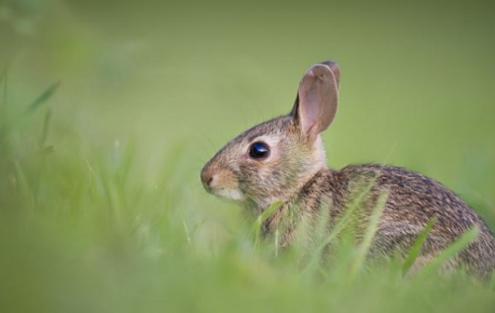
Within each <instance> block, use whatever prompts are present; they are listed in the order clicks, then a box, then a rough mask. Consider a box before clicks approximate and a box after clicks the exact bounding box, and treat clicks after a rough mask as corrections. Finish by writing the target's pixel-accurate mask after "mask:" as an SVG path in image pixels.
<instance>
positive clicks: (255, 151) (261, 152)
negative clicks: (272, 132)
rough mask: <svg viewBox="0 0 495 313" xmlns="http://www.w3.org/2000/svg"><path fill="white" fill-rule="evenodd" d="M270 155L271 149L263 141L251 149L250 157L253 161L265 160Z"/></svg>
mask: <svg viewBox="0 0 495 313" xmlns="http://www.w3.org/2000/svg"><path fill="white" fill-rule="evenodd" d="M269 155H270V147H269V146H268V145H267V144H266V143H264V142H262V141H257V142H255V143H253V144H252V145H251V146H250V147H249V156H250V157H251V158H253V159H265V158H267V157H268V156H269Z"/></svg>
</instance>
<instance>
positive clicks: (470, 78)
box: [0, 0, 495, 312]
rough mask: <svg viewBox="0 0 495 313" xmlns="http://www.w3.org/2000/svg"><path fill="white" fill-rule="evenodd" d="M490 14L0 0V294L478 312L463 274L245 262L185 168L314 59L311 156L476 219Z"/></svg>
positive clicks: (364, 4)
mask: <svg viewBox="0 0 495 313" xmlns="http://www.w3.org/2000/svg"><path fill="white" fill-rule="evenodd" d="M494 14H495V5H494V4H493V2H492V1H413V2H411V1H408V2H406V1H372V2H370V1H361V2H351V1H309V2H304V1H297V2H296V1H243V2H234V1H203V2H200V1H198V2H194V1H122V0H121V1H113V0H110V1H93V0H86V1H76V0H70V1H61V0H10V1H9V0H2V1H1V2H0V71H1V72H0V73H1V74H0V81H1V86H2V88H1V93H0V94H1V96H2V97H1V99H2V100H1V102H0V103H1V105H0V121H1V122H2V124H0V125H1V126H2V127H0V129H1V131H0V144H1V145H0V161H1V163H0V171H1V173H0V175H1V176H2V177H1V178H0V179H1V184H0V188H1V189H0V205H1V207H0V210H2V214H1V216H2V217H1V219H2V221H1V223H2V230H1V231H2V232H3V234H2V235H1V237H2V239H1V240H0V241H1V253H2V255H1V259H2V260H1V261H0V262H1V263H0V268H1V269H0V272H2V275H1V276H0V285H2V287H0V290H1V295H0V299H1V302H0V305H1V304H3V305H5V308H9V310H7V309H6V310H5V312H7V311H10V312H14V311H18V312H20V311H22V310H20V309H15V308H24V309H26V310H29V309H31V310H36V311H38V312H40V311H44V310H46V311H50V312H55V311H61V312H67V311H71V312H78V311H81V312H88V311H95V310H96V311H101V312H103V311H107V312H109V311H120V312H127V311H129V312H132V311H141V312H142V311H144V312H147V311H154V310H156V311H167V310H169V311H208V310H216V311H218V310H226V311H231V310H232V308H233V307H235V308H236V310H241V311H242V310H246V311H250V308H251V307H250V306H251V305H252V306H253V307H252V308H253V309H256V310H261V311H263V310H265V311H272V310H277V309H280V310H282V309H283V310H285V311H300V310H330V309H331V308H333V309H339V310H340V311H356V310H359V309H364V308H366V309H367V310H370V312H371V311H375V310H376V311H381V312H383V311H387V308H388V309H389V310H390V311H394V310H397V309H401V310H403V311H408V310H411V311H413V310H420V311H421V309H426V308H434V307H436V304H435V303H438V305H439V307H438V310H440V311H442V310H445V311H449V312H454V311H456V310H459V311H461V310H463V309H465V308H467V307H468V306H469V305H471V306H472V307H473V308H474V309H476V308H478V309H479V311H487V312H489V311H491V309H493V308H495V306H493V305H494V304H495V301H494V300H493V299H495V295H494V293H493V290H487V289H485V288H484V287H482V286H478V285H476V286H477V288H479V289H473V288H471V287H470V288H471V289H469V290H471V291H469V292H468V291H467V288H466V289H463V285H464V280H463V281H462V282H463V283H457V285H456V284H455V283H452V284H451V283H445V282H443V281H442V282H441V283H439V282H438V281H435V283H431V285H430V289H428V288H425V287H424V286H422V285H421V283H420V282H416V283H414V284H413V283H411V285H406V287H404V286H402V285H401V286H402V287H403V288H402V289H400V288H399V289H396V287H397V285H396V280H395V278H393V279H388V278H383V275H381V274H380V275H378V274H377V276H376V277H375V276H372V278H366V279H365V280H364V282H363V283H362V285H359V286H356V285H353V287H348V286H347V285H346V284H344V285H345V286H344V287H342V286H341V284H340V283H338V282H341V283H342V281H340V280H339V279H338V278H335V281H334V284H333V285H332V284H330V285H331V286H330V287H328V286H327V285H325V284H324V287H322V286H320V285H319V284H317V283H316V284H315V283H314V282H312V283H309V285H304V284H305V283H303V282H301V281H299V278H297V277H296V276H297V275H296V273H295V272H297V271H293V272H290V271H291V270H290V269H293V268H292V267H290V266H284V267H282V268H283V269H282V270H281V269H279V268H277V266H274V265H273V264H272V263H270V262H268V261H266V260H264V259H263V260H261V261H260V260H258V259H256V260H255V261H253V258H256V257H255V256H253V254H255V252H253V251H252V250H249V249H247V250H246V249H245V248H242V247H245V245H249V244H247V243H246V242H245V241H244V239H243V240H241V239H239V238H244V237H243V236H244V234H245V232H243V231H244V230H245V226H243V225H244V224H245V221H244V220H243V217H242V212H240V210H239V209H238V208H237V207H236V206H235V205H232V204H230V203H224V202H222V201H220V200H218V199H215V198H213V197H211V196H209V195H207V194H206V193H205V192H204V191H203V190H202V187H201V184H200V182H199V171H200V169H201V167H202V166H203V164H204V163H205V162H206V161H207V160H208V159H209V158H210V157H211V156H212V155H213V153H215V152H216V151H217V150H218V149H219V148H220V147H221V146H222V145H223V144H225V143H226V142H227V141H228V140H229V139H231V138H232V137H233V136H235V135H237V134H238V133H240V132H241V131H243V130H244V129H246V128H248V127H251V126H253V125H254V124H256V123H258V122H261V121H264V120H266V119H268V118H270V117H273V116H276V115H280V114H284V113H286V112H288V111H289V110H290V109H291V105H292V103H293V100H294V99H293V98H294V96H295V94H296V88H297V85H298V82H299V79H300V78H301V77H302V75H303V73H304V71H305V70H306V69H307V68H308V67H309V66H311V65H312V64H314V63H316V62H319V61H323V60H327V59H331V60H335V61H337V62H338V63H339V64H340V66H341V69H342V80H341V106H340V109H339V112H338V115H337V118H336V121H335V123H334V124H333V125H332V127H331V128H330V130H329V131H327V133H326V134H325V135H324V138H325V142H326V147H327V151H328V157H329V165H330V166H331V167H332V168H341V167H343V166H345V165H347V164H351V163H366V162H380V163H389V164H394V165H399V166H404V167H407V168H410V169H413V170H416V171H420V172H422V173H424V174H426V175H428V176H431V177H434V178H436V179H437V180H439V181H441V182H442V183H444V184H446V185H447V186H449V187H450V188H452V189H453V190H455V191H456V192H457V193H459V194H460V195H461V196H462V197H463V198H464V199H466V200H467V201H468V203H469V204H470V205H472V206H473V207H474V208H475V209H476V210H477V211H478V212H479V213H480V214H481V215H482V216H483V217H484V218H485V219H486V221H487V222H488V224H490V225H491V227H492V228H493V227H494V226H495V179H494V177H495V140H494V135H495V105H494V103H495V88H494V86H495V75H494V73H495V62H494V61H493V56H494V55H495V19H494V18H493V17H494ZM57 82H58V83H59V85H58V88H56V91H55V92H54V93H53V95H51V96H50V97H46V98H47V99H43V96H42V99H41V100H40V98H38V97H39V96H40V95H41V94H43V92H44V91H46V90H47V88H49V86H53V84H54V83H57ZM35 99H38V100H40V101H35ZM33 101H34V102H33ZM30 104H32V106H31V109H26V108H28V107H29V106H30ZM26 110H27V111H26ZM26 112H27V113H26ZM233 242H235V244H234V243H233ZM232 246H234V247H236V248H232ZM232 250H234V252H232ZM239 251H241V252H239ZM246 251H248V252H246ZM244 258H247V259H249V260H250V261H246V260H244ZM274 267H275V269H274ZM287 272H290V273H287ZM281 276H282V277H285V278H280V277H281ZM287 277H288V278H287ZM377 277H381V279H382V280H380V279H377ZM279 280H281V281H279ZM377 281H378V282H377ZM335 282H337V283H335ZM391 282H393V283H391ZM401 284H402V283H401ZM417 284H419V285H421V287H418V285H417ZM435 284H440V286H439V285H435ZM328 288H330V289H328ZM332 288H333V289H332ZM492 289H493V288H492ZM311 290H312V291H311ZM397 290H399V291H397ZM330 291H331V292H333V293H334V295H335V296H334V297H330V296H328V294H329V293H330ZM390 292H396V294H395V295H396V297H395V299H393V300H391V299H387V298H388V297H387V294H388V293H390ZM435 292H437V293H435ZM456 292H457V293H458V294H459V297H457V298H456V299H455V301H457V302H456V303H455V305H454V304H453V303H451V302H450V301H451V299H450V296H447V294H454V295H455V294H456ZM360 294H366V296H364V295H363V296H362V297H361V296H359V295H360ZM461 295H462V296H461ZM355 297H357V298H358V299H359V301H354V300H355V299H354V298H355ZM434 299H437V300H438V301H439V302H435V300H434ZM439 299H443V300H439ZM441 301H443V302H441ZM425 303H426V304H425ZM473 303H474V304H473ZM2 311H4V310H2ZM491 312H493V311H491Z"/></svg>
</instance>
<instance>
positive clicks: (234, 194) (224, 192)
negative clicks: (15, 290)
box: [208, 188, 246, 201]
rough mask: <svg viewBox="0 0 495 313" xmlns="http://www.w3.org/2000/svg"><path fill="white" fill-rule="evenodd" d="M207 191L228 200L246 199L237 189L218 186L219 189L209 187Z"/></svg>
mask: <svg viewBox="0 0 495 313" xmlns="http://www.w3.org/2000/svg"><path fill="white" fill-rule="evenodd" d="M208 192H210V193H211V194H213V195H215V196H217V197H220V198H223V199H228V200H234V201H243V200H245V199H246V197H245V196H244V194H243V193H242V192H241V191H240V190H238V189H227V188H219V189H215V188H213V189H210V190H209V191H208Z"/></svg>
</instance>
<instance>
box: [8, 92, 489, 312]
mask: <svg viewBox="0 0 495 313" xmlns="http://www.w3.org/2000/svg"><path fill="white" fill-rule="evenodd" d="M54 86H55V85H54ZM53 88H55V87H53V86H52V87H50V88H49V89H48V90H47V91H46V92H45V93H44V94H43V95H42V96H40V97H39V98H38V100H36V101H35V102H33V104H31V106H29V107H28V109H27V110H28V111H26V112H30V114H23V113H20V114H17V115H16V114H15V113H9V114H6V112H7V107H8V103H5V102H3V103H2V105H1V106H0V110H3V111H2V113H3V114H1V115H0V146H1V150H0V172H1V173H2V175H1V176H0V252H1V254H2V257H1V258H0V311H2V312H29V311H33V312H232V311H236V312H253V311H256V312H274V311H284V312H306V311H315V312H323V311H329V312H333V311H335V312H363V311H364V312H398V311H400V312H431V311H434V312H466V311H469V312H493V310H494V309H495V281H494V280H492V281H489V282H487V283H481V282H479V281H476V280H473V279H472V278H470V277H468V276H466V275H465V274H463V273H456V274H454V275H452V276H449V277H442V276H438V275H437V274H436V271H434V270H427V271H425V272H424V273H422V275H417V276H408V275H404V272H405V271H406V272H407V269H408V268H409V267H410V265H411V264H412V262H413V261H414V259H415V257H416V256H417V254H418V251H419V250H420V246H421V244H422V241H424V239H422V237H420V238H419V239H418V243H417V245H416V246H415V248H414V249H413V250H412V251H411V255H410V256H409V258H408V259H407V260H406V263H403V262H399V261H398V260H391V261H390V263H387V264H385V265H383V264H382V265H375V266H371V267H370V266H366V265H365V264H364V263H363V257H364V255H365V254H366V251H367V249H368V248H369V244H370V240H371V238H372V236H373V234H374V231H375V228H376V224H374V223H370V226H369V229H368V231H367V232H366V236H365V240H364V241H363V244H362V245H360V246H357V247H355V246H353V245H352V244H350V243H348V242H345V241H344V242H342V243H340V244H339V249H338V251H337V253H336V254H335V255H333V257H332V258H331V260H330V261H329V262H324V263H322V262H319V261H318V260H319V259H320V258H319V256H320V254H321V253H323V252H322V250H323V248H324V245H322V246H321V247H319V248H318V249H316V250H315V251H314V252H313V255H311V256H310V258H309V259H310V260H311V262H309V263H306V264H307V267H301V263H300V262H299V261H300V258H301V254H300V253H298V252H297V249H294V250H293V251H290V252H289V253H280V251H278V250H277V249H276V248H275V247H276V245H275V240H276V238H274V239H273V241H272V240H270V241H268V242H262V241H261V240H260V239H259V231H258V230H257V228H256V226H259V225H260V221H261V219H262V218H264V217H260V220H258V221H256V222H255V224H254V225H255V226H254V227H255V234H258V235H257V236H255V237H256V238H258V239H257V240H253V236H252V235H253V233H252V228H249V223H247V222H246V221H245V220H244V219H243V218H241V217H239V214H236V213H238V210H237V209H236V208H233V207H229V208H228V212H227V210H222V209H221V208H218V209H217V208H216V207H207V206H203V205H202V203H201V202H200V201H197V200H196V199H198V197H197V195H196V192H201V191H200V190H199V189H198V190H195V189H194V188H192V187H190V186H191V183H190V182H188V181H187V180H185V179H184V178H182V176H181V173H180V167H179V166H176V165H177V164H179V162H180V160H181V159H183V158H185V157H184V155H183V154H181V153H180V152H179V151H173V152H171V153H170V154H169V155H168V156H167V159H166V160H165V162H164V164H165V166H164V168H162V169H161V174H160V175H159V177H160V179H159V180H158V181H157V182H156V183H154V184H149V183H147V182H146V181H145V180H144V178H143V175H141V173H140V172H139V170H138V167H137V166H136V164H135V163H136V162H135V159H134V158H135V153H134V151H133V149H132V145H125V144H121V143H117V144H115V145H114V146H113V147H111V148H110V149H108V150H102V151H101V150H100V151H99V150H96V149H93V148H92V147H89V148H85V147H84V145H83V144H82V143H81V142H79V141H78V140H77V139H75V138H74V142H73V144H72V146H71V147H70V149H63V150H58V147H52V146H50V145H49V144H47V142H49V140H47V138H48V137H49V133H50V128H51V127H52V125H51V119H50V116H51V113H50V110H49V108H48V107H47V102H46V101H47V100H49V99H48V98H49V96H50V93H53V90H54V89H53ZM51 90H52V91H51ZM20 112H22V110H20ZM215 212H216V213H215ZM218 212H223V213H218ZM233 212H234V213H233ZM379 215H380V208H377V209H376V210H375V214H374V215H373V218H372V221H373V220H374V221H376V220H377V219H378V218H379ZM432 223H433V222H432ZM344 228H345V225H340V226H339V225H338V226H337V227H335V228H334V230H333V231H332V232H331V233H330V234H325V233H322V238H321V240H320V242H322V243H329V242H331V241H334V240H336V238H337V235H338V233H339V232H340V231H341V230H342V229H344ZM427 233H428V228H427V229H426V230H425V236H426V235H427ZM471 235H472V234H471V233H468V234H467V235H466V238H464V237H463V238H462V239H460V241H459V242H458V243H456V244H455V245H453V247H452V249H449V250H447V251H446V253H445V255H443V256H442V258H444V259H440V260H439V261H438V262H442V261H445V259H446V258H448V257H451V256H452V255H454V254H455V253H456V252H458V250H459V249H460V248H462V247H463V246H464V245H465V244H466V242H469V240H470V239H472V238H471V237H469V236H471ZM325 240H327V241H325ZM301 250H302V249H301ZM435 266H438V264H435Z"/></svg>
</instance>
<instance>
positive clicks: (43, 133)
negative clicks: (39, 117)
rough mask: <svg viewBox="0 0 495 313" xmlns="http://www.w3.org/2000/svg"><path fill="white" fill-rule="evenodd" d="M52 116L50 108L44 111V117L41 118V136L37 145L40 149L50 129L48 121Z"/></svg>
mask: <svg viewBox="0 0 495 313" xmlns="http://www.w3.org/2000/svg"><path fill="white" fill-rule="evenodd" d="M51 117H52V112H51V110H47V111H46V113H45V119H44V120H43V128H42V129H41V136H40V140H39V142H38V146H39V147H40V149H43V148H44V146H45V143H46V139H47V138H48V131H49V129H50V121H51Z"/></svg>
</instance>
